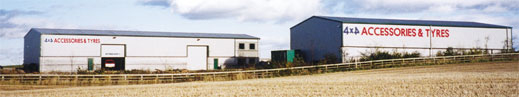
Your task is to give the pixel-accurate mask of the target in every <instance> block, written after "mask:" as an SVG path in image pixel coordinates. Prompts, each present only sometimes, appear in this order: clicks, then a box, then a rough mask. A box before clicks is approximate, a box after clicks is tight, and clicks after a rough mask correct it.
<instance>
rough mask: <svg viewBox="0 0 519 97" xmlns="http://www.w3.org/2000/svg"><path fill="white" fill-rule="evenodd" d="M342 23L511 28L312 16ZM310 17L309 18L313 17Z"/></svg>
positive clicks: (478, 24)
mask: <svg viewBox="0 0 519 97" xmlns="http://www.w3.org/2000/svg"><path fill="white" fill-rule="evenodd" d="M313 17H317V18H323V19H327V20H332V21H338V22H343V23H367V24H394V25H423V26H429V25H430V26H453V27H485V28H512V27H509V26H502V25H494V24H486V23H478V22H464V21H435V20H398V19H370V18H351V17H331V16H313ZM313 17H311V18H313Z"/></svg>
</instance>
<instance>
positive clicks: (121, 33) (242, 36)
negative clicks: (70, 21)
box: [31, 28, 259, 39]
mask: <svg viewBox="0 0 519 97" xmlns="http://www.w3.org/2000/svg"><path fill="white" fill-rule="evenodd" d="M31 31H36V32H39V33H42V34H53V35H102V36H148V37H188V38H233V39H259V38H258V37H254V36H250V35H247V34H221V33H186V32H150V31H119V30H85V29H48V28H32V29H31Z"/></svg>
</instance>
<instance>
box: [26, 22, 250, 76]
mask: <svg viewBox="0 0 519 97" xmlns="http://www.w3.org/2000/svg"><path fill="white" fill-rule="evenodd" d="M24 38H25V41H24V42H25V43H24V65H26V66H28V67H29V66H35V68H37V69H38V71H39V72H50V71H58V72H76V71H77V70H100V69H104V70H134V69H137V70H167V69H188V70H212V69H218V68H226V67H230V66H240V65H245V64H255V63H257V62H258V59H259V57H258V49H259V47H258V46H259V42H258V41H259V38H258V37H254V36H250V35H246V34H215V33H183V32H145V31H115V30H82V29H46V28H33V29H31V30H30V31H29V32H28V33H27V34H26V35H25V37H24Z"/></svg>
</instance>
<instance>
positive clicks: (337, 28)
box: [290, 16, 512, 62]
mask: <svg viewBox="0 0 519 97" xmlns="http://www.w3.org/2000/svg"><path fill="white" fill-rule="evenodd" d="M511 37H512V27H509V26H501V25H493V24H485V23H477V22H462V21H433V20H396V19H369V18H350V17H330V16H312V17H310V18H308V19H306V20H304V21H303V22H301V23H299V24H297V25H295V26H293V27H291V28H290V48H291V49H295V50H300V51H301V52H302V54H303V55H304V59H305V60H306V61H316V60H320V59H322V58H323V56H324V55H326V54H333V55H335V56H337V58H339V59H340V60H338V61H339V62H347V61H351V60H355V59H358V58H359V57H360V56H361V54H362V53H367V52H373V51H374V50H386V51H398V52H415V51H416V52H419V53H420V54H421V55H422V56H435V54H436V53H437V52H438V51H444V50H446V49H447V48H453V49H455V50H468V49H475V48H479V49H483V50H486V51H488V53H498V52H500V51H501V50H507V49H512V39H511Z"/></svg>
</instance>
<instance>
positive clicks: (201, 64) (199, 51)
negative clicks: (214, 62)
mask: <svg viewBox="0 0 519 97" xmlns="http://www.w3.org/2000/svg"><path fill="white" fill-rule="evenodd" d="M187 69H189V70H207V46H188V47H187Z"/></svg>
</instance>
